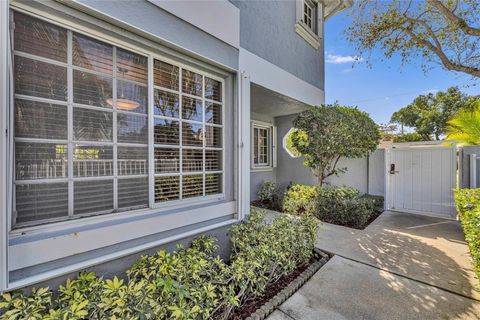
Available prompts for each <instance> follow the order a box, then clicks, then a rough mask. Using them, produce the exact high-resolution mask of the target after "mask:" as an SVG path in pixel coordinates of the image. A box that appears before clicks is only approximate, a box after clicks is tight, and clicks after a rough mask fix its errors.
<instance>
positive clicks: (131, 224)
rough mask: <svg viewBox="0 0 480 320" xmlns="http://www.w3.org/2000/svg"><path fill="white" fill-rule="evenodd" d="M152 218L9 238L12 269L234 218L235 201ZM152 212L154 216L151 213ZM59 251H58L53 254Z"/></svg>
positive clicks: (148, 215)
mask: <svg viewBox="0 0 480 320" xmlns="http://www.w3.org/2000/svg"><path fill="white" fill-rule="evenodd" d="M149 211H150V212H149V214H147V215H145V214H144V215H140V216H138V217H128V218H124V219H121V220H117V221H104V222H99V223H96V224H93V225H89V226H83V227H77V228H72V227H70V228H68V227H66V228H63V229H60V228H58V226H57V231H50V232H43V233H40V232H38V231H37V232H35V234H23V235H17V236H15V237H11V238H10V244H9V250H10V257H11V259H9V269H10V270H18V269H22V268H26V267H30V266H34V265H39V264H42V263H46V262H49V261H53V260H57V259H61V258H65V257H68V256H72V255H76V254H80V253H84V252H88V251H92V250H95V249H99V248H102V247H108V246H111V245H115V244H117V243H122V242H125V241H130V240H134V239H138V238H142V237H145V236H149V235H152V234H156V233H160V232H163V231H168V230H174V229H177V228H181V227H184V226H187V225H193V224H196V223H201V222H204V221H208V220H212V219H216V218H220V217H224V216H229V215H234V214H235V213H237V205H236V202H235V201H218V202H214V203H206V204H204V205H197V206H192V207H188V208H182V209H171V210H168V211H167V210H165V211H164V210H159V209H157V210H149ZM152 211H153V212H152ZM52 248H56V249H55V250H51V249H52Z"/></svg>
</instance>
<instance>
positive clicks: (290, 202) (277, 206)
mask: <svg viewBox="0 0 480 320" xmlns="http://www.w3.org/2000/svg"><path fill="white" fill-rule="evenodd" d="M258 196H259V197H258V198H259V199H258V200H257V201H254V202H252V205H254V206H260V207H262V208H268V209H271V210H274V211H281V212H285V213H289V214H293V215H301V216H304V215H312V216H315V217H317V218H318V219H319V220H321V221H323V222H327V223H332V224H337V225H341V226H345V227H350V228H355V229H364V228H366V227H367V226H368V225H369V224H370V223H371V222H373V221H374V220H375V219H376V218H377V217H378V216H379V215H380V214H381V213H382V211H383V197H381V196H373V195H368V194H365V195H361V194H360V192H359V191H358V190H357V189H354V188H349V187H330V186H327V187H319V186H306V185H300V184H295V185H291V186H289V187H288V188H287V190H286V191H285V192H284V193H282V192H281V191H280V188H279V187H278V186H276V184H274V183H272V182H265V183H264V185H262V187H261V188H260V191H259V195H258Z"/></svg>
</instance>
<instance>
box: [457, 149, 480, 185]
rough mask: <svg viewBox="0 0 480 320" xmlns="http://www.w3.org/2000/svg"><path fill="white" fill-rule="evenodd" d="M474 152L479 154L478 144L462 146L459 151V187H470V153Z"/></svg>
mask: <svg viewBox="0 0 480 320" xmlns="http://www.w3.org/2000/svg"><path fill="white" fill-rule="evenodd" d="M471 154H476V155H477V156H480V146H469V147H462V148H461V149H460V151H459V159H458V165H459V179H458V183H459V186H458V187H459V188H461V189H464V188H470V155H471ZM479 183H480V161H479V160H477V185H476V187H477V188H478V187H479V186H480V185H479Z"/></svg>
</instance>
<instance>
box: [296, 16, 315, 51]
mask: <svg viewBox="0 0 480 320" xmlns="http://www.w3.org/2000/svg"><path fill="white" fill-rule="evenodd" d="M295 32H296V33H297V34H298V35H299V36H301V37H302V38H303V39H304V40H305V41H307V43H308V44H309V45H311V46H312V47H313V48H315V49H318V48H319V47H320V41H319V37H318V36H317V35H316V34H315V33H313V32H312V30H310V29H309V28H308V27H307V26H305V23H304V22H303V21H300V22H297V23H296V24H295Z"/></svg>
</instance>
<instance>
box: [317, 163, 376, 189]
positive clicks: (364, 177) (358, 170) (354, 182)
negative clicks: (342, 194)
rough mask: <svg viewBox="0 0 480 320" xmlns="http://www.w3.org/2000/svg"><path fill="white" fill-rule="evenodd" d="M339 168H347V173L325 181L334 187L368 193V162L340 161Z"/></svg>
mask: <svg viewBox="0 0 480 320" xmlns="http://www.w3.org/2000/svg"><path fill="white" fill-rule="evenodd" d="M337 168H347V171H346V172H345V173H341V174H339V175H338V176H330V177H328V178H327V179H326V180H325V181H326V183H328V184H330V185H333V186H347V187H352V188H355V189H358V190H360V193H367V191H368V160H367V158H361V159H340V161H338V165H337Z"/></svg>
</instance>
